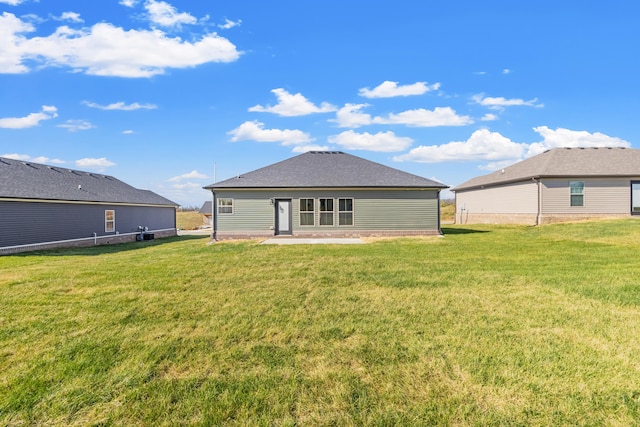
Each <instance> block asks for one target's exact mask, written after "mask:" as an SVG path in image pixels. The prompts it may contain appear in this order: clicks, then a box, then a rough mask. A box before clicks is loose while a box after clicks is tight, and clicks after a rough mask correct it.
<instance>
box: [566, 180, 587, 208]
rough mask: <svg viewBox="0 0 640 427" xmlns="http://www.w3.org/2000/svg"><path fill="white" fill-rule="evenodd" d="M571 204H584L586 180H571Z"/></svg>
mask: <svg viewBox="0 0 640 427" xmlns="http://www.w3.org/2000/svg"><path fill="white" fill-rule="evenodd" d="M569 189H570V193H571V194H570V197H571V200H570V206H584V181H569Z"/></svg>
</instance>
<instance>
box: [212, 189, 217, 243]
mask: <svg viewBox="0 0 640 427" xmlns="http://www.w3.org/2000/svg"><path fill="white" fill-rule="evenodd" d="M211 222H212V224H211V240H217V239H218V216H217V215H216V192H215V191H213V190H211Z"/></svg>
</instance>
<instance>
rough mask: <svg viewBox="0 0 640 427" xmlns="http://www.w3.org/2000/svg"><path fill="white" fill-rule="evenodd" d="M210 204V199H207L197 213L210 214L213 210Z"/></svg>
mask: <svg viewBox="0 0 640 427" xmlns="http://www.w3.org/2000/svg"><path fill="white" fill-rule="evenodd" d="M211 204H212V202H211V200H209V201H208V202H204V203H203V204H202V207H201V208H200V210H199V211H198V213H199V214H203V215H211V214H212V212H213V210H212V207H211Z"/></svg>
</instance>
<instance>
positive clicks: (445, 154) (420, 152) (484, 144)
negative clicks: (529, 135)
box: [394, 129, 527, 163]
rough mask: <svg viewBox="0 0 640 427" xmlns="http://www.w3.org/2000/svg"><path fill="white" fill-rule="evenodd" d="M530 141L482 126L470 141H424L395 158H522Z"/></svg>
mask: <svg viewBox="0 0 640 427" xmlns="http://www.w3.org/2000/svg"><path fill="white" fill-rule="evenodd" d="M526 148H527V144H521V143H517V142H513V141H511V140H510V139H509V138H506V137H504V136H502V135H500V134H499V133H498V132H490V131H489V130H487V129H480V130H477V131H475V132H473V134H471V136H470V137H469V139H468V140H466V141H460V142H449V143H447V144H442V145H426V146H425V145H421V146H420V147H416V148H414V149H412V150H411V151H409V152H408V153H407V154H403V155H401V156H396V157H394V160H395V161H413V162H421V163H437V162H448V161H464V160H467V161H471V160H475V161H477V160H488V161H501V160H512V161H515V160H519V159H521V158H522V156H523V155H524V153H525V150H526Z"/></svg>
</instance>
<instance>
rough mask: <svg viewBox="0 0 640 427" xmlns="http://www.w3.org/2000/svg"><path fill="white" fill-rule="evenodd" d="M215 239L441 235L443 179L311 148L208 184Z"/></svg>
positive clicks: (335, 152)
mask: <svg viewBox="0 0 640 427" xmlns="http://www.w3.org/2000/svg"><path fill="white" fill-rule="evenodd" d="M204 188H205V189H207V190H211V193H212V203H213V206H214V209H213V223H212V225H213V232H212V238H213V239H214V240H221V239H229V238H266V237H273V236H296V237H337V236H341V237H346V236H385V235H432V234H440V233H441V232H440V203H439V202H440V191H441V190H442V189H444V188H448V187H447V186H446V185H444V184H442V183H439V182H436V181H433V180H430V179H426V178H422V177H420V176H417V175H412V174H409V173H406V172H403V171H400V170H397V169H394V168H390V167H388V166H384V165H381V164H379V163H375V162H372V161H369V160H365V159H362V158H360V157H356V156H353V155H350V154H346V153H343V152H339V151H311V152H307V153H304V154H301V155H298V156H296V157H292V158H290V159H288V160H284V161H282V162H279V163H275V164H273V165H270V166H267V167H264V168H262V169H258V170H255V171H253V172H249V173H246V174H243V175H239V176H237V177H234V178H231V179H227V180H225V181H221V182H217V183H214V184H211V185H208V186H206V187H204Z"/></svg>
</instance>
